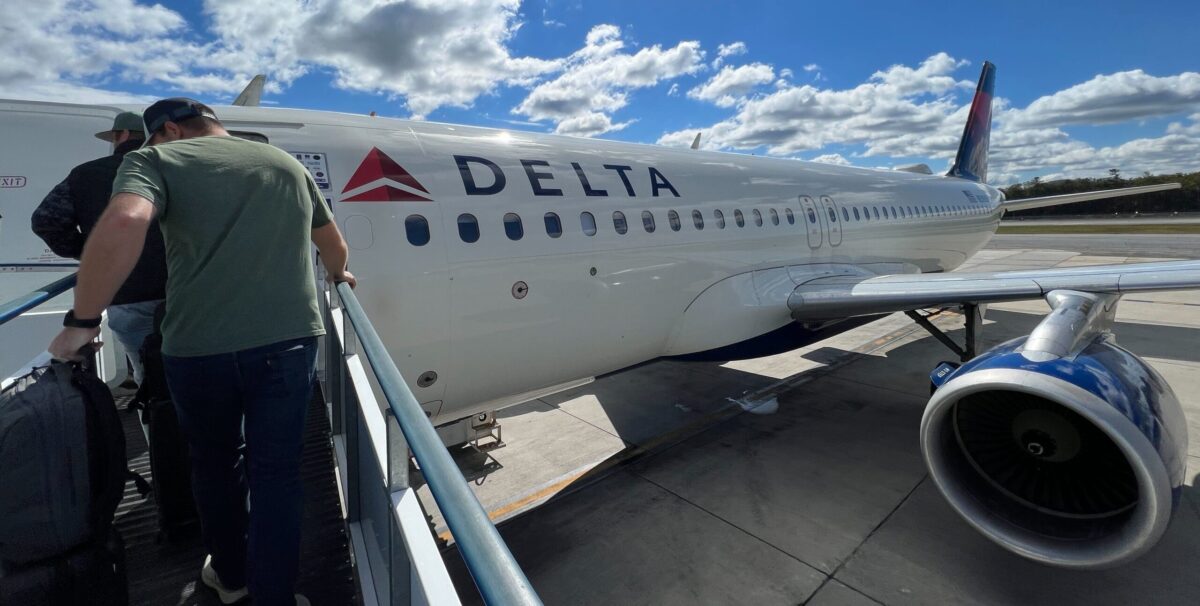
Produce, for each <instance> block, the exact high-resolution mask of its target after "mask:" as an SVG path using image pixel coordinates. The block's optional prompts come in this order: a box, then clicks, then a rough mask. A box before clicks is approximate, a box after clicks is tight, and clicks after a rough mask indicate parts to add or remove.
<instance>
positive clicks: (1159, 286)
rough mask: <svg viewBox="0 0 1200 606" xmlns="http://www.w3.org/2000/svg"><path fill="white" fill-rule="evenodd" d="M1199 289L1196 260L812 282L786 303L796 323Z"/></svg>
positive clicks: (849, 277) (847, 277)
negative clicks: (1054, 295)
mask: <svg viewBox="0 0 1200 606" xmlns="http://www.w3.org/2000/svg"><path fill="white" fill-rule="evenodd" d="M1191 288H1200V260H1189V261H1160V262H1155V263H1132V264H1128V265H1095V266H1090V267H1070V268H1058V269H1039V270H1024V271H1002V272H964V273H948V274H943V273H937V274H892V275H881V276H872V275H868V274H865V273H860V274H857V275H837V276H827V277H816V278H814V279H812V280H810V281H807V282H805V283H803V284H801V285H799V286H797V287H796V289H795V290H794V291H792V294H791V295H790V296H789V297H788V307H789V308H790V309H791V312H792V317H793V318H794V319H796V320H799V321H809V320H831V319H837V318H846V317H851V316H863V315H869V314H877V313H888V312H894V311H909V310H913V309H923V308H927V307H938V306H943V305H960V304H963V303H998V302H1002V301H1019V300H1028V299H1040V298H1042V297H1044V296H1045V295H1046V294H1047V293H1049V292H1050V291H1052V290H1077V291H1083V292H1090V293H1114V294H1125V293H1131V292H1142V291H1162V290H1186V289H1191Z"/></svg>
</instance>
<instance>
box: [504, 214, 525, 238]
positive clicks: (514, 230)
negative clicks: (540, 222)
mask: <svg viewBox="0 0 1200 606" xmlns="http://www.w3.org/2000/svg"><path fill="white" fill-rule="evenodd" d="M504 233H505V234H506V235H507V236H508V239H509V240H520V239H521V238H522V237H523V236H524V235H525V226H523V225H521V217H520V215H518V214H516V213H508V214H506V215H504Z"/></svg>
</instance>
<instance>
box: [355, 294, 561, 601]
mask: <svg viewBox="0 0 1200 606" xmlns="http://www.w3.org/2000/svg"><path fill="white" fill-rule="evenodd" d="M337 293H338V297H339V298H340V299H341V301H342V308H343V311H344V313H345V314H346V317H348V318H349V319H350V323H351V325H352V326H353V328H354V333H355V334H356V335H357V336H358V340H359V343H360V345H361V346H362V351H363V353H364V354H366V356H367V360H368V361H369V362H370V364H371V367H372V368H373V369H374V372H375V378H376V380H377V381H378V382H379V388H380V390H381V391H382V392H383V395H384V398H385V399H387V402H388V407H389V408H390V409H391V411H392V414H393V415H394V416H395V417H396V421H397V423H398V424H399V426H400V430H401V431H402V432H404V437H405V438H406V439H407V440H408V446H409V448H410V449H411V450H412V452H413V455H414V456H415V457H416V459H417V463H418V464H420V466H421V474H422V476H424V478H425V481H426V482H427V483H428V484H429V490H430V492H432V493H433V498H434V500H435V501H437V505H438V508H439V509H440V510H441V511H442V515H443V516H445V518H446V525H447V526H448V527H449V529H450V532H451V534H452V535H453V536H454V540H455V541H456V542H457V543H458V551H459V553H460V554H462V557H463V560H464V561H466V564H467V569H468V570H470V572H471V577H472V578H473V579H474V580H475V585H476V587H478V588H479V593H480V595H481V596H482V597H483V600H484V602H485V603H486V604H492V605H499V604H505V605H507V604H529V605H537V604H541V603H542V601H541V599H540V598H539V597H538V595H537V593H536V592H534V590H533V585H531V584H530V583H529V579H528V578H526V576H525V573H524V572H523V571H522V570H521V568H520V566H518V565H517V561H516V559H514V558H513V555H512V552H510V551H509V550H508V546H507V545H505V543H504V540H503V539H501V538H500V533H499V532H498V531H497V530H496V526H495V525H494V524H492V521H491V519H489V518H488V515H487V512H485V511H484V510H483V506H482V505H480V504H479V500H478V499H477V498H475V494H474V493H472V492H471V489H470V487H469V486H468V485H467V481H466V480H465V479H464V478H463V476H462V473H461V472H460V471H459V469H458V466H457V465H455V463H454V460H453V459H452V458H450V453H449V452H448V451H447V450H446V447H445V446H444V445H443V444H442V440H441V438H439V437H438V435H437V431H436V430H434V428H433V424H432V423H431V422H430V421H429V418H428V417H426V416H425V412H424V411H423V410H422V409H421V406H420V404H418V403H417V399H416V398H415V397H414V396H413V394H412V390H410V389H409V388H408V384H407V383H406V382H405V381H404V377H402V376H401V375H400V370H399V369H397V368H396V364H395V362H393V361H392V357H391V356H390V355H388V353H387V349H386V348H384V346H383V341H382V340H380V338H379V334H378V333H376V332H375V328H374V326H372V325H371V321H370V319H368V318H367V314H366V312H364V311H363V308H362V305H361V304H359V302H358V298H357V297H356V296H355V295H354V291H353V290H352V289H351V288H350V285H349V284H346V283H344V282H343V283H340V284H338V285H337Z"/></svg>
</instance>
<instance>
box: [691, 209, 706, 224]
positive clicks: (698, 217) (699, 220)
mask: <svg viewBox="0 0 1200 606" xmlns="http://www.w3.org/2000/svg"><path fill="white" fill-rule="evenodd" d="M692 225H695V226H696V229H704V215H702V214H700V211H698V210H693V211H692Z"/></svg>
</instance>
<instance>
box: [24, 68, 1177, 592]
mask: <svg viewBox="0 0 1200 606" xmlns="http://www.w3.org/2000/svg"><path fill="white" fill-rule="evenodd" d="M994 79H995V67H994V66H993V65H992V64H990V63H985V64H984V66H983V69H982V73H981V76H980V79H979V83H978V86H977V89H976V93H975V97H974V100H973V101H972V106H971V109H970V114H969V117H968V121H967V124H966V126H965V128H964V131H963V137H962V140H961V143H960V146H959V149H958V153H957V156H956V158H955V161H954V164H953V166H952V168H951V169H950V171H949V173H948V174H946V175H935V174H931V172H932V171H930V170H929V169H928V167H925V166H922V165H918V166H915V167H906V168H905V169H904V170H873V169H864V168H855V167H849V166H835V165H829V164H819V163H810V162H801V161H796V160H791V159H776V158H764V157H753V156H747V155H742V154H733V153H721V152H710V151H701V150H697V149H690V148H678V149H676V148H665V147H661V146H654V145H640V144H629V143H619V142H611V141H603V140H595V139H584V138H571V137H560V136H553V135H547V134H540V133H532V132H521V131H509V130H494V129H487V128H478V127H473V126H458V125H450V124H439V123H433V122H423V121H408V120H398V119H387V118H380V117H374V116H359V115H348V114H339V113H331V112H320V111H303V110H291V109H279V108H261V107H255V106H254V102H255V101H256V100H257V93H253V94H248V95H244V97H246V98H245V99H241V101H242V102H243V104H241V105H238V106H233V107H225V108H221V109H219V110H218V111H217V113H218V115H219V117H220V118H221V120H222V121H223V122H224V124H225V126H226V127H227V128H228V129H229V130H230V131H231V132H232V133H234V134H235V135H236V136H241V137H245V138H250V139H254V140H258V141H261V142H264V143H269V144H272V145H276V146H278V147H280V148H282V149H284V150H287V151H288V152H289V153H291V154H292V155H293V157H295V158H296V159H297V160H298V161H299V162H301V163H302V164H303V165H304V166H306V167H307V168H308V169H309V171H310V173H311V174H312V176H313V178H314V180H315V182H316V183H317V185H318V187H319V188H320V191H322V192H323V194H324V196H325V198H326V200H327V202H328V203H329V204H330V205H331V206H332V207H333V209H334V212H335V216H336V217H337V221H338V222H339V225H340V226H341V228H342V230H343V232H344V234H345V237H346V240H347V241H348V243H349V245H350V247H351V249H352V252H351V265H352V267H353V269H354V271H355V273H356V275H358V276H359V280H360V281H359V285H358V288H357V291H356V292H357V296H358V298H359V299H360V301H361V303H362V305H363V308H364V309H365V310H366V312H367V313H368V315H369V317H371V318H372V319H373V322H374V323H375V324H376V326H377V329H378V331H379V333H380V335H381V337H382V339H383V341H384V343H385V345H386V346H387V348H388V350H389V352H390V354H391V355H392V357H393V358H394V359H395V360H396V361H397V363H398V365H399V366H400V368H401V369H402V372H403V374H404V376H405V379H406V381H407V382H408V383H409V384H410V386H411V387H412V390H413V392H414V394H415V395H416V397H417V399H418V401H419V402H420V403H421V404H422V407H423V408H424V409H425V411H426V413H427V414H428V415H429V417H430V420H431V421H432V422H433V423H434V424H435V425H436V426H438V427H439V430H440V431H442V432H443V435H444V436H454V435H459V436H460V437H461V436H462V435H465V432H466V431H467V429H465V428H469V427H470V424H471V423H473V422H475V421H477V420H481V419H484V418H487V416H488V415H494V411H496V410H498V409H501V408H503V407H506V406H510V405H513V404H517V403H520V402H524V401H528V400H530V399H534V398H538V397H541V396H544V395H548V394H551V393H555V392H558V391H562V390H565V389H568V388H572V387H575V386H578V385H581V384H584V383H586V382H588V381H590V380H592V379H593V378H594V377H596V376H599V375H603V374H605V373H610V372H614V371H617V370H620V369H624V368H628V367H631V366H634V365H637V364H640V363H643V362H646V361H649V360H653V359H656V358H661V357H670V356H704V355H721V354H723V353H727V352H731V351H733V349H730V348H741V349H740V351H742V352H743V353H745V352H746V351H747V350H749V351H750V352H751V354H750V355H752V354H753V353H754V351H755V350H758V351H759V352H761V351H763V350H764V348H778V347H780V346H781V345H780V342H782V346H783V347H784V348H787V347H796V346H799V345H801V344H803V343H804V342H805V339H808V340H812V339H814V338H818V337H824V336H828V335H830V334H832V333H834V332H837V331H840V330H845V329H847V328H850V327H853V326H856V325H858V324H861V323H863V322H864V321H865V320H868V319H871V318H874V317H878V315H879V314H887V313H892V312H906V313H908V314H909V315H910V316H911V317H913V319H914V320H915V321H917V322H919V323H922V325H923V326H925V327H926V329H928V330H931V331H933V332H934V333H935V336H939V340H941V341H942V342H944V343H947V344H948V345H950V346H952V348H953V350H954V351H955V353H956V354H958V355H959V357H960V360H961V364H959V363H943V364H941V365H939V366H938V367H937V368H935V369H934V370H933V371H932V373H931V375H930V376H931V384H932V386H933V389H934V391H933V395H932V398H931V399H930V401H929V404H928V406H927V409H926V412H925V414H924V417H923V420H922V423H921V428H920V432H921V448H922V452H923V455H924V457H925V460H926V462H927V464H928V467H929V469H930V472H931V476H932V477H933V479H934V481H935V483H936V485H937V486H938V488H939V489H940V491H941V492H942V493H943V495H945V497H946V499H947V500H948V501H949V503H950V504H951V505H952V506H953V508H954V509H955V510H956V511H957V512H958V513H959V514H960V515H961V516H962V517H963V518H964V519H966V520H967V521H968V522H969V523H970V524H971V525H972V526H974V527H975V528H976V529H977V530H979V531H980V532H982V533H983V534H984V535H985V536H987V537H988V538H990V539H991V540H993V541H995V542H996V543H998V544H999V545H1001V546H1003V547H1004V548H1006V549H1008V550H1010V551H1012V552H1014V553H1016V554H1019V555H1021V556H1024V557H1026V558H1029V559H1032V560H1035V561H1038V562H1042V563H1044V564H1049V565H1055V566H1060V567H1066V568H1075V569H1088V568H1101V567H1110V566H1116V565H1119V564H1122V563H1125V562H1128V561H1131V560H1133V559H1135V558H1136V557H1138V556H1140V555H1142V554H1144V553H1145V552H1146V551H1147V550H1149V549H1150V548H1151V547H1152V546H1153V545H1154V544H1155V542H1156V541H1158V539H1159V538H1160V537H1161V536H1162V534H1163V532H1164V531H1165V529H1166V527H1167V524H1168V522H1169V521H1170V518H1171V515H1172V513H1173V511H1174V510H1175V508H1177V507H1178V506H1179V503H1180V498H1181V488H1182V485H1183V482H1184V462H1185V459H1186V452H1187V426H1186V424H1185V423H1184V418H1183V414H1182V411H1181V408H1180V406H1179V404H1178V401H1177V400H1176V398H1175V396H1174V394H1173V392H1172V391H1171V388H1170V386H1169V385H1167V383H1166V382H1165V381H1164V380H1163V378H1162V377H1161V376H1160V375H1159V374H1158V373H1157V372H1155V371H1154V370H1153V369H1152V368H1151V367H1150V366H1149V365H1148V364H1147V363H1146V362H1144V361H1143V360H1142V359H1141V358H1139V357H1137V356H1136V355H1135V354H1133V353H1132V352H1130V351H1128V350H1125V349H1123V348H1121V347H1120V346H1118V345H1117V344H1116V342H1115V340H1114V337H1113V335H1112V332H1111V328H1112V324H1113V320H1114V314H1115V310H1116V307H1117V304H1118V303H1119V300H1120V298H1121V296H1122V295H1124V294H1126V293H1130V292H1139V291H1152V290H1171V289H1191V288H1196V287H1200V261H1176V262H1156V263H1143V264H1131V265H1120V266H1094V267H1077V268H1069V269H1046V270H1029V271H1009V272H998V273H949V272H951V270H953V269H955V268H956V267H959V266H960V265H962V264H963V263H964V262H966V261H967V260H968V259H970V258H971V257H972V255H974V254H975V253H976V252H978V251H979V250H980V249H981V248H983V247H984V245H986V244H987V242H988V241H989V239H990V238H991V237H992V235H993V234H994V233H995V232H996V229H997V226H998V225H999V222H1000V219H1001V217H1002V216H1003V215H1004V214H1005V213H1007V212H1009V211H1013V210H1019V209H1025V208H1037V207H1041V206H1050V205H1057V204H1068V203H1073V202H1079V201H1084V200H1091V199H1100V198H1105V197H1112V196H1118V195H1129V194H1135V193H1143V192H1149V191H1157V190H1160V189H1168V188H1172V187H1178V184H1168V185H1160V186H1149V187H1135V188H1124V189H1117V190H1107V191H1103V192H1090V193H1085V194H1068V195H1062V196H1051V197H1045V198H1033V199H1024V200H1015V201H1006V200H1005V198H1004V195H1003V193H1002V192H1001V191H1000V190H999V189H997V188H995V187H992V186H989V185H987V183H986V180H987V160H988V142H989V136H990V128H991V106H992V94H993V89H994ZM261 85H262V83H261V82H258V84H257V86H258V91H259V92H261ZM252 86H253V85H252ZM139 109H140V108H139V107H133V106H119V107H110V106H99V105H78V104H61V103H42V102H24V101H2V102H0V125H2V127H3V130H4V132H5V133H9V136H7V137H6V140H7V141H16V142H18V144H16V145H12V144H10V145H6V146H4V147H3V149H0V166H2V167H3V170H2V171H0V172H3V173H5V174H7V175H10V177H4V179H11V183H17V182H18V181H17V180H18V179H19V182H20V183H21V186H20V188H17V187H15V186H14V187H9V188H0V201H3V203H4V208H5V209H6V210H5V214H7V215H10V216H11V217H17V220H20V218H19V217H20V216H22V214H23V213H28V212H30V211H32V208H33V206H34V205H36V203H37V201H38V200H40V198H41V196H43V195H44V194H45V192H47V191H48V190H49V189H50V188H51V187H53V185H54V184H55V183H57V182H58V180H59V179H61V178H62V176H63V175H64V174H66V172H67V170H68V169H69V168H70V167H71V166H73V165H75V164H76V163H78V162H81V161H85V160H87V159H90V158H93V157H96V156H99V155H102V154H103V153H106V152H107V150H106V149H105V148H104V147H103V146H101V145H98V144H97V143H96V140H95V139H93V138H92V137H91V134H90V133H93V132H96V131H97V130H102V129H104V128H106V127H107V125H108V124H109V123H110V122H109V121H110V120H111V119H112V117H113V115H114V114H115V112H117V111H121V110H135V111H136V110H139ZM10 220H12V219H10ZM14 232H15V235H14ZM42 248H43V247H41V245H40V242H37V241H36V240H34V239H33V236H32V234H22V233H20V232H16V230H12V229H11V228H9V230H8V231H6V234H5V239H4V241H3V242H0V263H7V264H12V265H15V264H21V263H25V264H36V263H54V262H56V261H61V260H56V259H53V258H51V257H47V256H46V255H45V254H43V252H42ZM214 296H219V294H217V293H214ZM1039 298H1043V299H1045V300H1046V301H1047V302H1048V303H1049V304H1050V306H1051V307H1052V311H1051V312H1050V313H1049V314H1048V315H1047V316H1046V317H1045V319H1044V320H1042V322H1041V323H1040V324H1039V325H1038V326H1037V328H1036V329H1035V330H1034V331H1033V332H1032V333H1031V334H1030V335H1029V336H1028V337H1023V338H1020V339H1016V340H1014V341H1009V342H1007V343H1004V344H1001V345H998V346H996V347H995V348H993V349H991V350H989V351H986V352H976V342H977V340H978V336H979V330H980V327H981V323H982V317H983V313H984V310H985V308H986V305H987V304H989V303H995V302H1001V301H1014V300H1022V299H1039ZM930 308H957V309H961V310H962V311H963V312H964V313H963V315H964V318H965V324H966V331H965V332H966V339H965V341H966V342H965V343H964V344H963V345H962V346H961V347H960V346H958V345H957V344H955V343H953V342H952V341H951V340H950V339H949V337H947V336H946V335H944V334H941V333H940V331H939V330H938V329H937V328H936V327H934V326H933V325H932V324H930V323H929V322H928V320H927V319H926V316H925V315H924V314H922V313H920V311H919V310H923V309H930ZM714 352H716V353H715V354H714ZM477 416H479V419H476V417H477ZM447 440H448V441H449V442H453V439H452V438H450V437H447Z"/></svg>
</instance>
